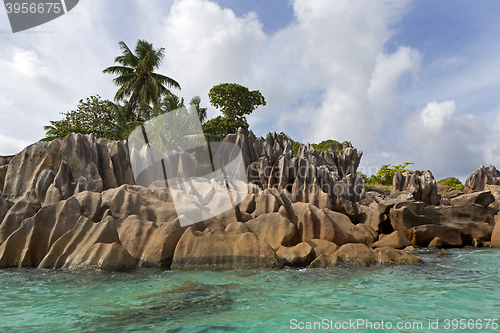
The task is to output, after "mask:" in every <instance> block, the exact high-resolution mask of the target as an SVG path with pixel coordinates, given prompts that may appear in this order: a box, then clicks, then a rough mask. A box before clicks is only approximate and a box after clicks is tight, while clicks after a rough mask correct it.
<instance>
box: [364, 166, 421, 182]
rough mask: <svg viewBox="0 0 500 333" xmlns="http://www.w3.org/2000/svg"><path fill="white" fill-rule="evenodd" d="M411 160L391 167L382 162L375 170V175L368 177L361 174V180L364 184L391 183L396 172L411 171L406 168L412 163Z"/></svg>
mask: <svg viewBox="0 0 500 333" xmlns="http://www.w3.org/2000/svg"><path fill="white" fill-rule="evenodd" d="M412 164H413V163H412V162H405V163H403V164H399V165H395V166H393V167H391V166H390V164H384V165H382V167H381V168H380V170H379V171H378V172H377V174H376V175H371V176H370V178H368V177H367V176H366V175H363V180H364V182H365V183H366V184H370V185H373V184H382V185H392V180H393V178H394V175H395V174H396V172H398V171H399V172H400V173H403V172H411V171H412V170H409V169H408V166H409V165H412Z"/></svg>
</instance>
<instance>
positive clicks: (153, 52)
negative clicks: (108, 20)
mask: <svg viewBox="0 0 500 333" xmlns="http://www.w3.org/2000/svg"><path fill="white" fill-rule="evenodd" d="M118 44H119V45H120V49H121V50H122V55H121V56H118V57H116V58H115V63H119V64H120V65H121V66H111V67H108V68H106V69H105V70H103V72H104V73H110V74H115V75H118V76H117V77H116V78H114V79H113V83H114V84H115V85H117V86H119V87H120V88H119V89H118V91H117V92H116V95H115V101H117V102H118V101H123V100H125V99H126V98H128V104H127V108H135V107H137V106H139V105H140V104H144V103H145V104H158V103H159V102H160V99H161V97H162V96H166V95H169V94H170V90H169V89H168V88H177V89H181V87H180V85H179V83H177V81H175V80H174V79H172V78H170V77H168V76H165V75H162V74H158V73H155V72H154V71H155V70H157V69H158V68H159V67H160V65H161V63H162V61H163V58H164V50H165V49H164V48H159V49H154V48H153V44H151V43H148V42H146V41H145V40H141V39H139V40H138V41H137V46H136V48H135V54H134V53H133V52H132V51H131V50H130V49H129V47H128V46H127V44H125V43H124V42H123V41H120V42H119V43H118Z"/></svg>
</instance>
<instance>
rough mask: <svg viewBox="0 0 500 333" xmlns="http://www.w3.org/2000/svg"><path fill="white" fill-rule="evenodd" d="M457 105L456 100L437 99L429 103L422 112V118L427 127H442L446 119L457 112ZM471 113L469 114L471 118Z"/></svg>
mask: <svg viewBox="0 0 500 333" xmlns="http://www.w3.org/2000/svg"><path fill="white" fill-rule="evenodd" d="M456 109H457V106H456V105H455V101H446V102H442V103H438V102H437V101H434V102H430V103H427V105H426V106H425V108H424V109H423V110H422V111H421V112H420V119H421V120H422V123H423V125H424V126H425V127H428V128H432V129H441V127H443V123H444V121H445V120H446V119H449V118H450V117H451V115H452V114H453V113H454V112H455V110H456ZM470 116H471V115H468V118H469V119H470Z"/></svg>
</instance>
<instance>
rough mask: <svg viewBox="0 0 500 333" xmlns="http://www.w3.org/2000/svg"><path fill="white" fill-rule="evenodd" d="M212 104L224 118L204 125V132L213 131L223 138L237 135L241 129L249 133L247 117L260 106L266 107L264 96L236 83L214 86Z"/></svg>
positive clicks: (211, 92)
mask: <svg viewBox="0 0 500 333" xmlns="http://www.w3.org/2000/svg"><path fill="white" fill-rule="evenodd" d="M208 97H209V99H210V104H212V105H213V106H214V107H215V108H217V109H219V110H220V111H221V112H222V116H218V117H215V118H213V119H210V120H209V121H207V122H206V123H204V124H203V130H207V131H211V132H212V133H213V134H214V135H218V136H220V137H222V138H224V137H226V136H227V135H228V134H233V133H236V131H237V130H238V128H239V127H242V128H243V129H244V130H245V131H247V132H248V126H249V125H248V122H247V119H246V117H245V116H246V115H249V114H251V113H252V112H253V111H254V110H255V109H256V108H257V107H258V106H260V105H266V101H265V99H264V96H262V94H261V93H260V92H259V91H258V90H254V91H249V90H248V88H247V87H244V86H242V85H239V84H236V83H222V84H219V85H216V86H213V87H212V89H210V92H209V93H208Z"/></svg>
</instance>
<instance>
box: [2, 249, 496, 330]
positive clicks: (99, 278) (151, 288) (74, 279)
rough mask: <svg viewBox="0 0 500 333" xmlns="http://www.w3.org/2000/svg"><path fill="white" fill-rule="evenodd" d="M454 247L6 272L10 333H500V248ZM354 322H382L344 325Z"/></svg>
mask: <svg viewBox="0 0 500 333" xmlns="http://www.w3.org/2000/svg"><path fill="white" fill-rule="evenodd" d="M449 252H450V256H448V257H445V258H438V257H437V256H436V252H429V253H423V254H421V256H422V258H424V260H426V261H427V264H425V265H423V266H418V267H406V266H400V267H391V268H375V269H373V268H372V269H366V268H347V267H336V268H334V269H330V270H326V269H301V270H296V269H289V270H248V271H245V270H237V271H189V272H178V271H137V272H135V273H103V272H95V271H52V270H27V269H26V270H25V269H14V270H0V332H139V331H144V332H295V331H303V332H306V331H307V332H310V331H313V330H307V329H304V330H300V329H299V327H302V324H303V325H304V327H306V325H307V323H308V322H310V323H312V324H311V325H314V322H318V323H320V324H321V323H322V324H323V328H324V329H318V330H317V331H331V332H500V328H497V329H492V323H491V322H490V324H489V327H488V329H485V325H486V323H487V321H485V320H486V319H497V320H496V323H497V322H499V321H500V274H499V271H500V269H499V268H500V250H498V249H497V250H495V249H486V248H485V249H455V250H449ZM294 319H295V320H296V321H294ZM446 319H448V320H453V319H466V320H467V321H465V322H463V323H468V324H470V325H473V326H470V327H471V328H465V329H460V324H459V323H460V322H458V321H455V322H451V321H450V322H449V323H448V322H446V321H445V320H446ZM469 319H473V320H474V322H468V320H469ZM478 319H482V320H483V322H482V324H483V327H482V328H481V329H479V326H475V325H476V323H478V322H476V320H478ZM323 320H325V321H323ZM350 320H351V321H352V322H354V323H357V322H356V320H367V321H369V322H371V324H372V325H373V326H372V329H370V327H369V326H368V327H367V326H364V325H366V323H365V322H359V323H360V326H350V329H349V327H347V329H335V324H337V325H342V323H345V324H344V327H346V324H348V323H349V321H350ZM382 320H383V321H384V324H383V325H384V326H383V328H382V327H381V326H380V325H382V324H381V321H382ZM429 320H431V321H432V322H433V323H435V322H436V320H438V323H437V324H438V325H439V326H438V329H437V330H436V329H429ZM327 322H328V323H327ZM419 322H420V323H422V326H421V328H420V326H418V325H419V324H418V323H419ZM300 323H302V324H300ZM388 323H390V324H391V325H392V326H393V327H392V329H388V327H387V326H388ZM398 323H400V325H403V328H401V329H398V328H397V327H396V325H397V324H398ZM447 323H448V324H447ZM361 324H363V325H361ZM377 324H378V325H379V326H377ZM453 324H456V325H455V326H458V327H457V329H455V330H454V329H453ZM299 325H300V326H299ZM316 325H317V326H316V328H321V327H320V326H319V325H318V324H316ZM404 325H407V329H405V328H404ZM408 325H411V326H412V327H411V328H409V327H410V326H408ZM413 325H416V326H413ZM463 325H464V324H462V327H463ZM327 326H328V329H326V328H327ZM447 326H449V329H447ZM493 326H494V325H493ZM337 327H341V326H337ZM377 327H378V328H379V329H375V328H377ZM293 328H296V329H293ZM330 328H332V329H330Z"/></svg>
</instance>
